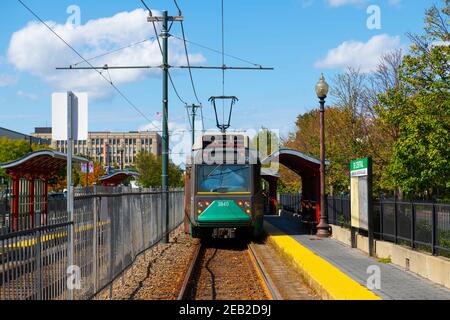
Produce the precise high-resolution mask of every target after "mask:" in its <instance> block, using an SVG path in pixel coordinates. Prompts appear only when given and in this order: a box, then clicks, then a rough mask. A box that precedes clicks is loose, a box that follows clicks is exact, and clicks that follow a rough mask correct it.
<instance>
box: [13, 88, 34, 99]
mask: <svg viewBox="0 0 450 320" xmlns="http://www.w3.org/2000/svg"><path fill="white" fill-rule="evenodd" d="M16 94H17V96H18V97H21V98H24V99H27V100H31V101H37V100H38V99H39V97H38V96H37V95H35V94H34V93H31V92H25V91H22V90H19V91H17V92H16Z"/></svg>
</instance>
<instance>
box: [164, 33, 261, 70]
mask: <svg viewBox="0 0 450 320" xmlns="http://www.w3.org/2000/svg"><path fill="white" fill-rule="evenodd" d="M170 35H171V36H172V37H173V38H175V39H177V40H180V41H184V40H183V38H182V36H178V35H175V34H173V33H171V34H170ZM186 43H188V44H192V45H194V46H197V47H199V48H202V49H205V50H208V51H211V52H214V53H216V54H219V55H222V54H223V55H224V56H225V57H227V58H231V59H235V60H237V61H241V62H244V63H247V64H249V65H252V66H254V67H257V68H262V65H261V64H259V63H254V62H251V61H249V60H246V59H243V58H240V57H237V56H235V55H231V54H228V53H226V52H222V51H220V50H217V49H214V48H211V47H208V46H206V45H204V44H201V43H198V42H194V41H192V40H188V39H186Z"/></svg>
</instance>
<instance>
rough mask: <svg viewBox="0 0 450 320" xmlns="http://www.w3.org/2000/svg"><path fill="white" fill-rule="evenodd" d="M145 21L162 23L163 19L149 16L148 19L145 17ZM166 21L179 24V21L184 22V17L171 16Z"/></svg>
mask: <svg viewBox="0 0 450 320" xmlns="http://www.w3.org/2000/svg"><path fill="white" fill-rule="evenodd" d="M147 21H148V22H163V21H164V18H163V17H157V16H150V17H147ZM167 21H174V22H180V21H184V17H183V16H172V17H171V16H168V17H167Z"/></svg>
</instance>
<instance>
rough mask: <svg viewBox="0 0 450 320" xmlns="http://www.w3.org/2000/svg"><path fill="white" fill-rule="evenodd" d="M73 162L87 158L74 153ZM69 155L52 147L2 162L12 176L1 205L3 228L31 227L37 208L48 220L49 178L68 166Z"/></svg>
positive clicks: (0, 217)
mask: <svg viewBox="0 0 450 320" xmlns="http://www.w3.org/2000/svg"><path fill="white" fill-rule="evenodd" d="M73 162H74V163H83V162H88V160H87V159H84V158H81V157H77V156H74V157H73ZM66 164H67V155H66V154H64V153H61V152H57V151H52V150H41V151H36V152H32V153H30V154H28V155H26V156H24V157H22V158H20V159H17V160H14V161H12V162H9V163H5V164H1V165H0V168H2V169H4V170H5V171H6V174H7V175H8V176H9V177H10V180H9V181H8V184H7V187H6V189H5V191H4V194H3V199H2V201H3V202H4V203H5V205H3V206H1V207H0V211H3V212H0V229H1V230H3V232H4V231H5V230H7V232H14V231H19V230H24V229H27V228H32V227H33V226H34V225H35V224H34V223H35V221H34V217H35V214H36V213H37V212H39V213H40V214H41V223H46V222H47V214H48V186H49V181H50V180H51V179H53V178H55V177H57V176H58V174H59V173H60V172H61V170H63V169H64V168H65V167H66Z"/></svg>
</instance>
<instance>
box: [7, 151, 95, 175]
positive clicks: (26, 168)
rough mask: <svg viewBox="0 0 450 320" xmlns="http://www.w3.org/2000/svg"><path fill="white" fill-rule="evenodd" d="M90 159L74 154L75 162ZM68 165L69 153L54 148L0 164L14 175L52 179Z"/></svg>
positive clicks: (9, 173) (8, 172)
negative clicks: (53, 149)
mask: <svg viewBox="0 0 450 320" xmlns="http://www.w3.org/2000/svg"><path fill="white" fill-rule="evenodd" d="M88 161H89V160H88V159H85V158H81V157H77V156H74V157H73V162H78V163H83V162H88ZM66 165H67V155H66V154H64V153H61V152H57V151H52V150H41V151H36V152H32V153H30V154H28V155H26V156H24V157H22V158H20V159H17V160H14V161H12V162H9V163H5V164H2V165H0V168H2V169H5V170H6V173H7V174H8V175H10V176H12V177H14V176H15V177H24V178H39V179H44V180H47V179H51V178H53V177H55V176H56V175H57V174H58V173H59V172H60V171H61V169H63V168H64V167H65V166H66Z"/></svg>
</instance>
